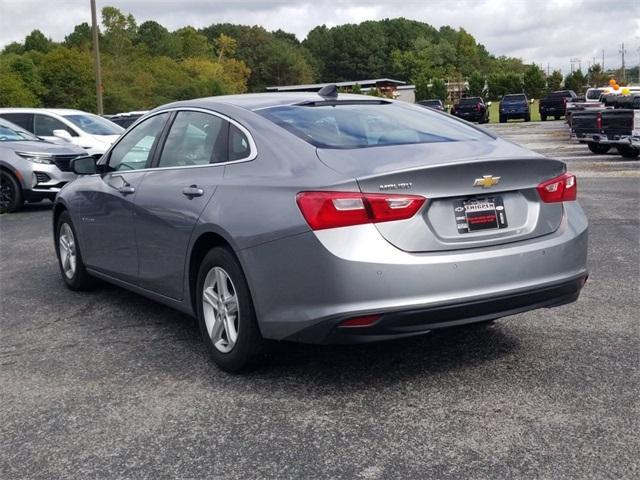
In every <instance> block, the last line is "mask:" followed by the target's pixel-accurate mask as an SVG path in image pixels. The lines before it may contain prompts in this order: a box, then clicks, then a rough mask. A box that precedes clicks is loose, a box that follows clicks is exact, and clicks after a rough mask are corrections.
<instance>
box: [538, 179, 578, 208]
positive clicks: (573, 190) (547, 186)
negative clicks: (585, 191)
mask: <svg viewBox="0 0 640 480" xmlns="http://www.w3.org/2000/svg"><path fill="white" fill-rule="evenodd" d="M537 190H538V194H539V195H540V198H541V199H542V201H543V202H545V203H554V202H571V201H573V200H575V199H576V197H577V196H578V180H577V179H576V176H575V175H573V174H571V173H564V174H562V175H560V176H559V177H556V178H552V179H551V180H547V181H545V182H542V183H541V184H540V185H538V187H537Z"/></svg>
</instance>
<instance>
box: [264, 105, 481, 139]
mask: <svg viewBox="0 0 640 480" xmlns="http://www.w3.org/2000/svg"><path fill="white" fill-rule="evenodd" d="M256 113H259V114H260V115H262V116H263V117H265V118H267V119H269V120H271V121H272V122H274V123H276V124H277V125H279V126H281V127H283V128H285V129H286V130H288V131H289V132H291V133H293V134H294V135H297V136H298V137H300V138H302V139H303V140H305V141H307V142H309V143H310V144H312V145H314V146H316V147H320V148H345V149H346V148H365V147H375V146H385V145H403V144H412V143H434V142H457V141H464V140H478V139H481V138H487V136H488V135H487V134H485V133H483V132H481V131H479V130H477V129H475V128H473V127H471V126H468V125H466V124H465V123H462V122H461V121H458V120H455V119H452V118H449V117H446V116H443V115H441V114H438V113H436V112H433V111H429V110H428V109H426V108H420V107H416V106H413V105H409V104H407V105H403V104H402V103H401V102H395V103H373V102H366V103H359V104H348V103H344V104H340V103H338V104H331V105H322V106H304V105H286V106H278V107H271V108H265V109H263V110H259V111H257V112H256Z"/></svg>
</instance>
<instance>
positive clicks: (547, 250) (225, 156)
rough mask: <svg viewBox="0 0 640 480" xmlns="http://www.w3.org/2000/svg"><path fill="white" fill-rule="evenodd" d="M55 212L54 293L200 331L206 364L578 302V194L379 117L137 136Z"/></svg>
mask: <svg viewBox="0 0 640 480" xmlns="http://www.w3.org/2000/svg"><path fill="white" fill-rule="evenodd" d="M72 165H73V169H74V171H75V172H76V173H77V174H79V175H80V176H79V177H78V179H77V180H75V181H73V182H71V183H69V184H68V185H66V186H65V187H64V188H63V189H62V191H61V192H60V193H59V195H58V197H57V200H56V204H55V207H54V211H53V228H54V236H55V246H56V252H57V256H58V260H59V266H60V271H61V274H62V278H63V279H64V281H65V282H66V284H67V286H68V287H69V288H71V289H72V290H82V289H86V288H89V287H90V286H91V285H92V284H93V281H94V280H95V278H99V279H102V280H106V281H108V282H111V283H114V284H116V285H119V286H121V287H124V288H127V289H130V290H132V291H134V292H137V293H139V294H142V295H144V296H146V297H149V298H151V299H154V300H157V301H159V302H162V303H164V304H166V305H168V306H170V307H173V308H176V309H178V310H181V311H183V312H185V313H187V314H189V315H193V316H195V317H197V319H198V322H199V325H200V329H201V332H202V335H203V337H204V341H205V343H206V345H207V348H208V350H209V353H210V355H211V357H212V359H213V361H214V362H215V363H216V364H217V365H218V366H219V367H220V368H222V369H224V370H227V371H240V370H243V369H246V368H248V367H250V366H252V365H255V364H256V363H258V362H259V361H260V360H261V359H262V358H263V356H264V354H265V352H266V351H267V346H268V344H269V343H268V341H269V340H288V341H297V342H311V343H347V342H369V341H375V340H386V339H392V338H400V337H406V336H410V335H417V334H422V333H425V332H428V331H430V330H434V329H437V328H443V327H449V326H456V325H463V324H472V323H482V322H490V321H492V320H494V319H497V318H499V317H504V316H506V315H512V314H515V313H519V312H524V311H527V310H532V309H537V308H542V307H554V306H557V305H562V304H566V303H569V302H573V301H575V300H576V299H577V298H578V295H579V293H580V290H581V288H582V286H583V285H584V282H585V281H586V278H587V269H586V255H587V219H586V217H585V215H584V213H583V211H582V209H581V208H580V206H579V204H578V202H577V201H576V195H577V188H578V185H577V182H576V177H575V176H574V175H572V174H570V173H567V171H566V168H565V165H564V163H562V162H560V161H557V160H552V159H549V158H545V157H543V156H541V155H538V154H535V153H532V152H530V151H528V150H525V149H523V148H521V147H519V146H517V145H515V144H513V143H510V142H507V141H505V140H502V139H500V138H496V137H495V136H493V135H492V134H490V133H487V132H485V131H482V130H479V129H477V128H476V127H474V126H472V125H470V124H468V123H466V122H464V121H460V120H458V119H455V118H453V117H449V116H447V115H443V114H441V113H437V112H432V111H430V110H429V109H425V108H421V107H418V106H415V105H410V104H406V103H403V102H396V101H391V100H386V99H379V98H374V97H366V96H359V95H348V94H345V95H343V94H340V95H337V94H336V92H335V89H331V88H329V89H327V88H325V89H323V90H321V91H320V92H319V94H316V93H302V94H298V93H296V94H288V93H273V94H251V95H236V96H226V97H214V98H205V99H199V100H191V101H182V102H178V103H173V104H170V105H166V106H163V107H160V108H157V109H156V110H153V111H151V112H149V113H148V114H146V115H145V116H144V117H142V118H141V119H140V120H138V121H137V122H136V123H135V124H134V125H133V126H132V127H130V128H129V130H128V131H127V132H126V133H125V134H124V135H123V136H122V137H121V138H120V139H119V140H117V141H116V143H115V144H114V145H113V146H112V147H111V148H110V149H109V150H108V151H107V153H106V154H105V155H104V156H103V157H102V158H101V159H100V160H99V161H97V162H96V161H95V159H93V158H91V157H84V158H80V159H76V160H73V161H72Z"/></svg>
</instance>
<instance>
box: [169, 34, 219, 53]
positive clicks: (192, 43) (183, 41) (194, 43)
mask: <svg viewBox="0 0 640 480" xmlns="http://www.w3.org/2000/svg"><path fill="white" fill-rule="evenodd" d="M174 35H175V36H176V37H177V39H178V44H179V45H180V56H181V58H197V57H211V54H212V52H213V50H212V48H211V45H210V44H209V41H208V40H207V37H206V36H205V35H203V34H201V33H199V32H198V31H197V30H196V29H195V28H193V27H183V28H181V29H179V30H176V31H175V32H174Z"/></svg>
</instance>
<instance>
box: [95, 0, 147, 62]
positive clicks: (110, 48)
mask: <svg viewBox="0 0 640 480" xmlns="http://www.w3.org/2000/svg"><path fill="white" fill-rule="evenodd" d="M102 26H103V27H104V35H103V37H102V44H101V47H102V50H103V51H104V52H106V53H111V54H112V55H115V56H121V55H124V54H125V53H126V52H127V51H128V50H129V49H130V48H131V46H132V45H133V41H134V39H135V38H136V34H137V30H138V27H137V25H136V20H135V18H133V15H131V14H129V15H125V14H124V13H122V12H121V11H120V10H118V9H117V8H115V7H104V8H103V9H102Z"/></svg>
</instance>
